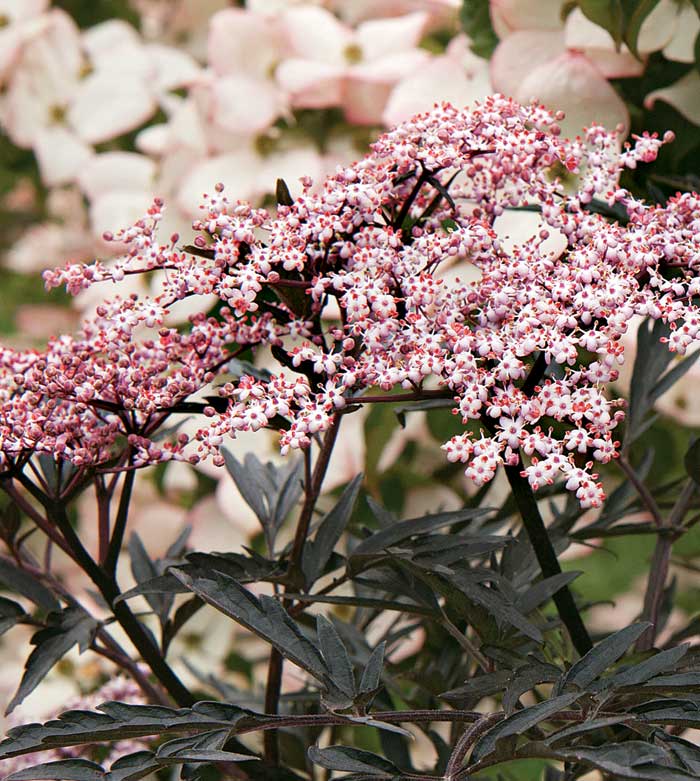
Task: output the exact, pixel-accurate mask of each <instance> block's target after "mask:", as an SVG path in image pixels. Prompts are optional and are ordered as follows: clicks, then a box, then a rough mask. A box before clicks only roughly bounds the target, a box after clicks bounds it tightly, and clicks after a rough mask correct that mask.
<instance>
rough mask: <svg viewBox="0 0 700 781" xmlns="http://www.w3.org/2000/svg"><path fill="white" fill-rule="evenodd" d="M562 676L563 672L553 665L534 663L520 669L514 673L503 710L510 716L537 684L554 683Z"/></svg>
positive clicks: (506, 693) (504, 700) (504, 699)
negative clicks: (519, 701) (519, 702)
mask: <svg viewBox="0 0 700 781" xmlns="http://www.w3.org/2000/svg"><path fill="white" fill-rule="evenodd" d="M560 675H561V670H560V669H559V668H558V667H555V666H554V665H553V664H542V663H540V662H533V663H532V664H531V665H526V666H523V667H519V668H518V669H517V670H516V671H515V672H514V673H513V677H512V679H511V681H510V683H509V684H508V688H507V689H506V692H505V694H504V695H503V710H504V711H505V712H506V714H507V715H510V714H511V713H513V711H514V710H515V708H516V706H517V704H518V700H519V699H520V698H521V697H522V696H523V694H525V693H526V692H529V691H531V690H532V689H533V688H534V687H535V686H537V684H540V683H554V681H556V680H557V679H558V678H559V676H560Z"/></svg>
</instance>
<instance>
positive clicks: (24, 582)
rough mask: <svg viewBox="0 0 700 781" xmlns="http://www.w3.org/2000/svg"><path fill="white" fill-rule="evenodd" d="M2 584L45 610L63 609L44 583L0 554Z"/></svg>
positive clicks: (0, 579) (0, 581)
mask: <svg viewBox="0 0 700 781" xmlns="http://www.w3.org/2000/svg"><path fill="white" fill-rule="evenodd" d="M0 584H2V585H3V586H5V587H6V588H8V589H10V590H11V591H13V592H14V593H15V594H20V595H21V596H23V597H26V598H27V599H28V600H29V601H30V602H33V603H34V604H35V605H37V606H38V607H40V608H42V609H43V610H46V611H52V610H60V609H61V603H60V602H59V601H58V599H56V597H55V596H54V595H53V594H52V593H51V591H49V589H48V588H46V586H44V585H43V583H40V582H39V581H38V580H36V578H34V577H32V576H31V575H29V574H28V573H27V572H25V571H24V570H21V569H19V567H17V566H16V565H15V564H13V563H12V562H11V561H10V560H9V559H8V558H6V557H5V556H0Z"/></svg>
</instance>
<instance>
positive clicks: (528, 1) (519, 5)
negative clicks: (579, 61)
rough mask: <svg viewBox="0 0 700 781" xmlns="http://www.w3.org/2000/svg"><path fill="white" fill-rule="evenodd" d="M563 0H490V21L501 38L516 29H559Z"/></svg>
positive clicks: (560, 26)
mask: <svg viewBox="0 0 700 781" xmlns="http://www.w3.org/2000/svg"><path fill="white" fill-rule="evenodd" d="M564 2H565V0H491V2H490V10H491V23H492V24H493V29H494V30H495V32H496V35H497V36H498V37H499V38H500V39H501V40H502V39H504V38H506V37H507V36H508V35H509V34H510V33H513V32H515V31H516V30H560V29H561V28H562V26H563V25H562V20H561V11H562V6H563V5H564Z"/></svg>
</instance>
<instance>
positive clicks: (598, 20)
mask: <svg viewBox="0 0 700 781" xmlns="http://www.w3.org/2000/svg"><path fill="white" fill-rule="evenodd" d="M578 6H579V8H580V9H581V10H582V11H583V13H584V15H585V16H586V17H587V18H588V19H590V20H591V21H592V22H593V23H594V24H597V25H598V26H599V27H602V28H603V29H605V30H607V31H608V32H609V33H610V35H611V36H612V38H613V40H614V41H615V44H616V45H617V46H619V45H620V44H621V43H622V36H623V29H624V22H625V20H624V13H623V9H622V3H621V2H620V0H579V4H578Z"/></svg>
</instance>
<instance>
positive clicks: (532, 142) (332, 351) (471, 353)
mask: <svg viewBox="0 0 700 781" xmlns="http://www.w3.org/2000/svg"><path fill="white" fill-rule="evenodd" d="M559 119H560V118H559V117H557V116H555V115H552V114H551V113H550V112H548V111H546V110H545V109H544V108H542V107H541V106H537V105H529V106H522V105H519V104H517V103H515V102H514V101H512V100H509V99H506V98H504V97H502V96H498V95H497V96H493V97H491V98H489V99H487V100H486V101H484V103H483V104H477V105H476V106H475V107H473V108H471V109H457V108H455V107H453V106H451V105H449V104H443V105H442V106H439V107H436V108H435V109H433V110H432V111H430V112H427V113H425V114H421V115H418V116H416V117H414V118H413V119H412V120H410V121H408V122H406V123H404V124H402V125H400V126H398V127H397V128H396V129H394V130H392V131H391V132H389V133H387V134H386V135H384V136H382V137H381V138H380V139H379V140H378V141H377V142H376V143H375V144H374V145H373V146H372V150H371V152H370V153H369V154H368V155H367V156H366V157H365V158H364V159H363V160H360V161H359V162H357V163H355V164H354V165H352V166H350V167H347V168H342V169H341V168H339V169H338V170H337V171H336V173H335V175H333V176H331V177H329V178H328V179H327V180H326V182H325V183H324V184H323V185H322V187H320V188H319V189H318V190H314V189H313V187H312V183H311V182H310V181H305V182H303V184H304V191H303V194H302V195H301V196H300V197H298V198H297V199H295V200H292V199H291V198H290V197H289V194H288V192H287V191H286V189H285V188H284V187H283V186H282V187H281V188H280V193H279V200H280V204H279V205H278V207H277V209H276V211H275V213H270V212H268V211H266V210H263V209H256V208H253V207H251V206H250V205H248V204H245V203H241V202H231V201H229V200H228V199H227V197H226V195H225V191H224V188H223V187H217V189H216V192H214V193H213V194H212V195H210V196H206V202H205V204H204V205H203V207H202V211H203V213H202V216H201V218H200V219H199V220H198V221H197V222H196V223H195V225H194V227H195V229H196V230H198V231H199V235H198V237H197V239H196V240H195V242H194V244H193V245H191V246H189V247H186V248H185V249H184V250H182V249H177V248H176V242H177V238H174V240H173V241H171V242H170V244H168V245H165V246H161V245H158V244H157V242H156V240H155V235H156V226H157V222H158V220H159V218H160V214H161V211H162V204H161V203H159V202H157V203H156V204H155V205H154V207H153V209H152V210H151V213H150V214H149V215H148V217H147V218H146V219H144V220H143V221H142V222H140V223H139V224H138V225H137V226H135V227H134V228H132V229H130V230H129V231H125V232H123V233H121V234H118V235H117V236H116V237H115V238H117V239H118V240H119V241H122V242H124V243H125V244H126V246H127V247H128V252H127V254H126V255H125V256H124V257H123V258H122V259H120V260H119V261H118V262H117V263H116V264H114V265H112V266H110V267H109V268H107V267H106V266H100V265H93V266H77V265H73V266H67V267H66V268H63V269H59V270H57V271H54V272H50V273H47V274H46V277H45V279H46V283H47V285H48V286H53V285H57V284H65V285H66V286H67V287H68V289H69V290H71V291H76V290H81V289H83V288H85V287H87V286H89V285H91V284H94V283H95V282H96V281H98V280H108V279H113V280H118V279H120V278H122V277H123V276H124V275H125V274H133V273H148V272H151V271H153V270H155V269H162V270H164V273H163V275H162V276H163V281H162V286H161V292H160V294H159V295H157V296H155V297H154V298H153V299H147V300H138V299H128V300H117V301H114V302H112V303H110V304H105V305H104V306H103V307H101V308H100V309H99V310H98V312H97V315H96V317H95V318H94V319H93V320H91V321H89V322H87V323H86V324H85V325H84V326H83V330H82V332H81V334H80V335H79V337H78V338H77V339H75V340H73V339H67V338H61V339H56V340H54V341H53V342H52V343H51V344H50V345H49V348H48V351H47V352H46V353H43V354H39V353H36V354H35V353H29V354H28V353H15V352H13V351H10V350H5V351H3V352H2V353H0V371H2V372H3V378H2V386H1V388H2V389H1V390H0V393H1V394H2V396H1V397H0V403H2V410H3V415H2V420H3V422H2V424H0V452H2V453H3V454H4V455H3V456H2V457H3V458H4V459H5V461H6V463H8V464H14V463H16V461H17V459H21V458H22V457H23V455H24V454H25V453H26V452H28V451H37V450H42V449H44V450H50V451H52V452H60V453H62V454H63V455H64V457H66V458H69V459H71V460H72V461H74V462H78V463H85V462H88V461H89V462H90V463H93V464H95V463H100V462H104V461H106V460H109V459H113V458H114V457H115V454H114V448H115V446H116V445H117V444H118V441H119V437H120V435H121V436H123V435H124V434H126V435H127V437H128V436H131V440H128V439H127V442H129V441H130V442H131V443H133V442H135V441H136V440H138V445H137V447H138V454H139V456H138V457H139V463H148V462H153V461H159V460H163V459H166V458H173V457H178V458H190V459H193V460H196V459H198V458H201V457H208V456H213V457H214V458H215V459H216V460H217V461H219V460H220V456H219V455H218V448H219V447H220V446H221V445H222V444H223V443H224V442H225V441H226V439H227V438H229V437H235V435H236V433H237V432H239V431H243V430H257V429H260V428H262V427H265V426H274V427H275V428H278V429H280V444H281V448H282V450H283V452H286V451H287V450H289V449H294V448H304V447H308V446H309V445H310V443H311V441H312V439H313V438H314V437H315V436H316V435H317V434H319V433H322V432H324V431H325V430H327V429H329V427H330V426H332V425H333V422H334V420H335V419H336V418H337V416H338V415H342V414H347V413H349V412H351V411H352V410H353V409H354V408H355V407H356V405H358V404H362V403H363V402H364V401H370V400H371V399H372V398H373V393H375V392H376V389H381V390H383V391H389V390H393V389H395V388H403V389H406V390H408V391H409V392H410V394H411V396H412V398H416V399H420V398H421V395H422V394H425V395H431V396H434V395H436V394H438V395H439V394H442V395H444V396H445V397H446V398H452V399H454V403H455V407H454V410H453V411H454V413H455V414H457V415H459V416H460V417H461V419H462V420H463V422H464V424H465V431H464V433H463V434H460V435H459V436H456V437H454V438H453V439H451V440H450V441H449V442H447V443H445V444H444V445H443V447H444V449H445V451H446V453H447V457H448V458H449V459H450V460H451V461H459V462H462V463H464V464H465V470H466V474H467V475H468V476H469V477H470V478H471V479H472V480H474V481H475V482H476V483H479V484H482V483H484V482H486V481H488V480H490V479H491V478H492V477H493V475H494V474H495V472H496V470H497V468H498V466H499V465H501V464H509V465H517V464H521V463H523V461H522V459H523V458H524V459H525V461H524V463H523V467H522V468H523V475H525V476H527V478H528V480H529V482H530V484H531V485H532V487H533V488H535V489H536V488H539V487H541V486H542V485H544V484H547V483H552V482H554V481H555V480H557V479H563V480H565V481H566V485H567V488H569V489H570V490H572V491H575V493H576V495H577V497H578V498H579V500H580V502H581V504H582V505H583V506H586V507H587V506H597V505H599V504H600V502H601V501H602V498H603V493H602V489H601V486H600V484H598V483H597V482H596V475H595V473H594V471H593V468H594V463H595V462H600V463H606V462H608V461H609V460H610V459H612V458H614V457H615V456H616V454H617V447H618V442H617V441H616V439H615V429H616V428H617V426H618V425H619V423H620V421H621V420H622V419H623V417H624V412H623V410H622V408H621V407H622V406H623V403H622V401H621V400H619V399H614V398H610V396H609V395H608V393H607V386H608V385H609V383H610V382H611V381H614V380H615V379H616V377H617V371H618V370H617V367H618V366H619V365H620V364H621V363H622V361H623V358H624V356H623V349H622V343H621V337H622V336H623V335H624V333H625V332H626V330H627V329H628V327H629V324H630V321H631V320H632V318H634V317H636V316H639V315H641V316H649V317H652V318H656V319H662V320H663V321H665V322H667V323H668V324H670V326H671V328H672V334H671V337H670V338H669V340H668V346H669V349H671V350H675V351H677V352H679V353H682V352H683V351H685V349H686V348H687V347H688V346H689V345H690V343H691V342H693V341H694V340H695V339H697V335H698V331H699V330H700V317H699V313H698V309H697V307H696V306H695V304H694V303H693V302H694V301H695V297H696V296H697V294H698V293H699V292H700V278H698V276H697V268H696V266H697V264H698V263H700V238H698V236H700V234H699V233H698V230H697V228H698V215H699V214H700V210H699V208H698V207H699V203H700V202H699V201H698V198H697V197H696V196H694V195H683V196H678V197H676V198H675V199H673V200H672V201H671V202H670V203H669V204H668V205H667V206H665V207H661V206H657V205H647V204H644V203H642V202H640V201H638V200H635V199H634V198H632V197H631V195H630V194H629V193H628V192H627V191H625V190H624V189H622V188H620V186H619V177H620V173H621V172H622V170H623V169H624V168H625V167H630V168H633V167H635V166H636V165H637V163H638V162H648V161H650V160H652V159H653V158H654V157H655V155H656V154H657V152H658V149H659V148H660V146H661V145H662V144H663V143H664V142H667V141H670V140H671V136H670V134H669V135H667V136H665V137H664V138H663V139H659V138H657V137H655V136H649V135H645V136H643V137H641V138H638V139H636V143H635V144H634V145H626V147H625V148H624V149H623V151H622V152H621V151H620V148H619V140H618V139H617V137H616V135H615V134H613V133H609V132H607V131H606V130H604V129H603V128H601V127H598V126H592V127H591V128H589V129H588V130H586V131H585V132H584V133H583V135H582V136H580V137H577V138H576V139H574V140H569V139H565V138H563V137H562V135H561V133H560V130H559V127H558V124H557V121H558V120H559ZM594 199H595V200H596V201H598V202H604V203H606V204H608V206H610V207H613V206H615V205H616V204H621V205H622V206H623V207H625V209H626V212H627V214H628V216H629V219H628V220H626V221H625V224H621V223H620V222H619V221H614V220H611V219H610V218H608V217H606V216H603V215H602V214H600V213H599V211H600V210H595V211H594V210H592V209H590V208H589V205H590V204H591V202H592V201H593V200H594ZM513 210H518V211H529V212H536V213H537V215H538V219H537V222H538V224H537V227H536V229H535V230H534V232H533V234H532V236H531V238H530V239H529V240H528V241H525V242H522V243H520V244H515V245H514V246H509V243H508V242H507V241H505V240H504V236H503V235H502V231H500V229H499V218H501V217H502V216H503V215H505V213H506V212H510V211H513ZM611 211H612V209H611ZM211 295H214V296H216V298H217V299H218V303H217V305H216V306H215V307H214V309H213V310H210V311H209V312H201V313H200V314H198V315H196V316H193V317H192V318H191V327H190V329H189V330H188V332H187V333H186V334H183V333H180V332H178V331H176V330H174V329H170V328H165V327H164V326H163V318H164V317H165V315H167V313H168V311H169V307H171V306H173V305H174V304H175V303H176V302H178V301H181V300H183V299H185V298H192V297H201V300H202V302H207V305H208V302H210V297H211ZM149 329H151V330H154V331H155V336H154V337H153V338H148V331H149ZM144 333H145V336H144ZM258 346H267V347H268V348H269V349H271V351H272V354H273V356H274V357H275V358H276V359H277V360H278V362H279V371H277V372H274V373H272V374H271V375H270V376H264V377H258V378H255V377H252V376H245V377H242V378H241V379H240V380H238V381H236V382H229V383H226V384H225V385H222V386H221V387H220V388H219V397H218V398H216V403H211V404H209V405H207V406H206V407H205V408H204V410H203V411H204V413H205V417H204V418H203V422H202V425H201V428H200V429H199V431H198V432H197V433H196V435H195V437H194V440H193V441H190V442H187V441H186V440H185V438H182V439H181V440H179V441H177V442H174V443H171V444H170V446H167V445H158V446H157V447H155V446H153V444H152V442H150V438H151V436H152V434H153V432H154V431H155V430H156V428H157V426H158V425H160V423H161V422H162V419H163V418H164V417H165V416H167V415H169V414H172V413H173V412H177V411H179V409H181V408H182V405H183V403H184V402H185V401H186V400H187V399H188V398H189V397H191V396H192V394H194V393H195V392H199V391H202V390H203V389H205V388H206V386H207V385H208V384H209V383H211V381H212V380H213V379H214V376H215V374H216V373H217V372H218V371H224V370H225V368H226V362H227V359H228V358H229V357H231V356H232V355H234V354H240V351H241V350H243V349H248V348H250V349H252V350H254V349H255V348H256V347H258ZM372 389H375V391H373V390H372ZM374 398H377V397H376V396H375V397H374ZM135 438H136V439H135ZM131 446H133V444H132V445H131Z"/></svg>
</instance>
